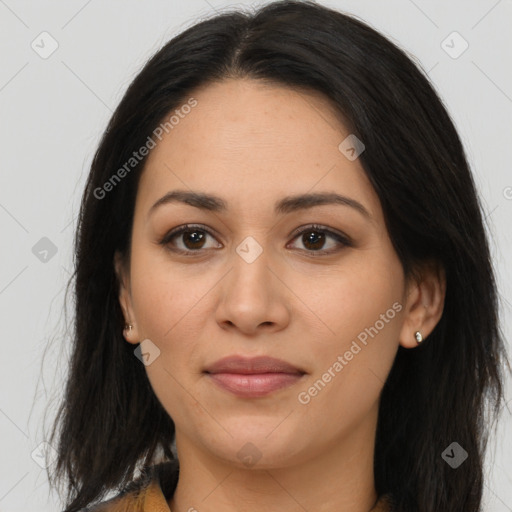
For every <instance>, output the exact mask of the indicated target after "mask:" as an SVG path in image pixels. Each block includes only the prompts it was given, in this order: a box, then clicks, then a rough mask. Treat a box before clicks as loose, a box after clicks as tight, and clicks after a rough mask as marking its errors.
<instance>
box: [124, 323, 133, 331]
mask: <svg viewBox="0 0 512 512" xmlns="http://www.w3.org/2000/svg"><path fill="white" fill-rule="evenodd" d="M132 329H133V325H132V324H125V325H124V330H125V331H128V332H130V331H131V330H132Z"/></svg>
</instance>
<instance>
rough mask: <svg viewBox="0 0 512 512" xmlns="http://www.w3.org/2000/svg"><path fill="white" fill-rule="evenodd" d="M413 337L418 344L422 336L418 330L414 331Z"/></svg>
mask: <svg viewBox="0 0 512 512" xmlns="http://www.w3.org/2000/svg"><path fill="white" fill-rule="evenodd" d="M414 337H415V338H416V343H417V344H418V345H419V344H420V343H421V342H422V341H423V336H422V335H421V332H420V331H416V332H415V333H414Z"/></svg>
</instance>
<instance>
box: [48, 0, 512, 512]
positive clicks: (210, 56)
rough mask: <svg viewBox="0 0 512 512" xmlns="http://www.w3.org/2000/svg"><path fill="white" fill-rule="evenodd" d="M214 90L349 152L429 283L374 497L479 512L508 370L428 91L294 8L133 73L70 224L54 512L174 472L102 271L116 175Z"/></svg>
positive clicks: (203, 26)
mask: <svg viewBox="0 0 512 512" xmlns="http://www.w3.org/2000/svg"><path fill="white" fill-rule="evenodd" d="M226 78H249V79H254V80H263V81H266V82H268V83H274V84H276V85H282V86H288V87H292V88H295V89H296V90H299V89H302V90H304V89H310V90H314V91H319V92H321V93H323V94H324V95H325V96H326V97H327V98H329V99H330V100H331V102H332V104H333V105H334V106H335V108H336V109H337V110H336V111H337V112H338V113H339V114H340V119H343V121H344V124H345V126H346V127H347V128H348V129H349V130H350V133H352V134H355V135H356V136H357V137H358V138H359V139H360V140H361V141H363V143H364V144H365V147H366V149H365V151H364V152H363V153H362V154H361V155H360V157H359V159H360V162H361V164H362V166H363V168H364V170H365V172H366V174H367V176H368V178H369V179H370V181H371V183H372V185H373V187H374V189H375V191H376V193H377V194H378V196H379V198H380V202H381V205H382V209H383V211H384V216H385V221H386V226H387V229H388V232H389V235H390V238H391V241H392V243H393V246H394V248H395V250H396V252H397V254H398V256H399V258H400V260H401V263H402V265H403V269H404V273H405V275H406V277H408V276H410V275H411V272H413V270H414V268H415V266H416V265H417V264H418V263H421V262H424V261H435V262H437V263H438V264H439V265H441V266H442V267H443V268H444V270H445V273H446V280H447V288H446V297H445V306H444V311H443V315H442V317H441V319H440V321H439V323H438V324H437V326H436V327H435V329H434V331H433V332H432V333H431V335H430V336H429V337H428V339H427V340H426V341H424V342H423V344H422V345H421V346H419V347H418V348H416V349H414V350H406V349H403V348H402V347H400V348H399V350H398V353H397V356H396V359H395V362H394V364H393V367H392V369H391V372H390V374H389V376H388V378H387V381H386V383H385V385H384V388H383V391H382V394H381V398H380V411H379V420H378V425H377V433H376V448H375V463H374V471H375V485H376V490H377V492H378V494H379V495H382V494H384V493H389V494H391V495H392V497H393V499H394V502H395V509H396V510H397V511H401V512H412V511H418V512H438V511H443V512H460V511H461V510H464V511H465V512H477V511H478V510H479V509H480V504H481V501H482V489H483V458H484V453H485V450H486V444H487V438H488V434H489V431H490V428H489V427H490V426H491V425H492V422H491V420H492V419H493V418H497V417H498V416H499V409H500V406H501V402H502V398H503V380H504V375H503V372H504V369H505V365H507V366H508V368H509V369H510V365H509V362H508V359H507V355H506V352H505V345H504V341H503V334H502V332H501V330H500V327H499V319H498V295H497V288H496V283H495V278H494V271H493V268H492V263H491V260H490V254H489V249H488V241H487V237H486V232H485V225H484V220H485V219H484V215H483V210H482V207H481V204H480V202H479V199H478V196H477V193H476V191H475V185H474V182H473V179H472V176H471V172H470V169H469V165H468V162H467V159H466V156H465V152H464V149H463V147H462V144H461V141H460V139H459V137H458V134H457V132H456V130H455V128H454V125H453V122H452V121H451V119H450V116H449V114H448V113H447V110H446V109H445V107H444V106H443V103H442V101H441V100H440V98H439V97H438V95H437V94H436V92H435V90H434V88H433V87H432V85H431V84H430V83H429V80H428V76H427V75H426V73H424V72H423V71H422V70H421V69H419V68H418V67H417V66H416V65H415V64H414V63H413V62H412V61H411V59H410V58H409V57H408V56H407V55H406V53H405V52H404V51H402V50H401V49H399V48H398V47H397V46H395V45H394V44H393V43H391V42H390V41H389V40H387V39H386V38H385V37H383V36H382V35H380V34H379V33H378V32H376V31H375V30H373V29H371V28H370V27H368V26H367V25H366V24H364V23H362V22H361V21H359V20H357V19H355V18H353V17H351V16H348V15H345V14H342V13H340V12H337V11H335V10H331V9H329V8H326V7H324V6H320V5H318V4H315V3H314V2H310V1H300V2H299V1H280V2H274V3H270V4H267V5H266V6H264V7H261V8H260V9H258V10H257V11H256V12H251V13H248V12H241V11H234V12H225V13H222V14H219V15H216V16H214V17H212V18H210V19H207V20H203V21H201V22H200V23H197V24H196V25H195V26H193V27H191V28H189V29H187V30H185V31H184V32H183V33H181V34H179V35H178V36H176V37H175V38H173V39H172V40H171V41H170V42H168V43H167V44H166V45H165V46H164V47H163V48H162V49H161V50H160V51H158V52H157V53H156V54H155V55H154V56H153V57H152V58H151V59H150V60H149V61H148V62H147V64H146V65H145V66H144V68H143V69H142V71H141V72H140V73H139V74H138V76H137V77H136V78H135V80H134V81H133V82H132V83H131V85H130V86H129V88H128V90H127V91H126V93H125V95H124V97H123V99H122V101H121V102H120V104H119V106H118V107H117V109H116V111H115V112H114V114H113V116H112V118H111V120H110V122H109V124H108V128H107V129H106V131H105V133H104V134H103V137H102V139H101V143H100V145H99V148H98V150H97V152H96V154H95V156H94V160H93V162H92V166H91V170H90V174H89V176H88V180H87V184H86V187H85V191H84V194H83V198H82V203H81V208H80V215H79V220H78V228H77V232H76V238H75V254H74V255H75V271H74V274H73V276H72V280H73V279H74V292H75V305H74V307H75V311H74V312H75V321H74V336H73V346H72V354H71V361H70V367H69V376H68V380H67V386H66V389H65V398H64V400H63V402H62V405H61V407H60V409H59V411H58V414H57V417H56V419H55V423H54V424H53V428H52V432H51V438H50V444H52V445H53V446H54V447H56V449H57V451H58V459H57V463H56V464H55V465H54V469H53V472H52V474H51V475H50V482H51V483H52V485H53V484H54V483H55V482H59V481H60V482H62V481H65V482H66V483H67V508H66V512H75V511H77V510H79V509H81V508H83V507H85V506H86V505H89V504H91V503H94V502H95V501H98V500H99V499H102V498H103V497H104V496H105V495H106V494H107V493H108V492H110V491H114V490H120V489H123V488H124V487H125V486H126V485H127V484H128V482H130V480H132V478H133V477H134V475H135V474H136V472H137V471H139V470H141V469H144V468H146V467H149V466H150V465H151V464H153V463H154V461H155V457H156V455H157V454H158V453H159V452H160V453H161V454H162V457H163V459H164V460H165V459H167V460H170V459H172V458H173V452H172V450H171V446H172V444H173V441H174V435H175V429H174V423H173V421H172V419H171V418H170V417H169V415H168V414H167V413H166V411H165V410H164V409H163V407H162V405H161V404H160V403H159V401H158V400H157V398H156V396H155V394H154V392H153V390H152V388H151V386H150V384H149V381H148V379H147V376H146V373H145V369H144V366H143V365H142V364H140V361H139V360H138V359H137V358H136V357H134V354H133V346H132V345H130V344H129V343H127V342H126V341H125V340H124V338H123V336H122V329H123V321H124V320H123V315H122V311H121V308H120V305H119V300H118V290H119V288H118V282H117V279H116V275H115V272H114V265H113V258H114V254H115V252H116V251H120V252H121V254H123V255H124V256H125V257H126V258H129V247H130V245H129V244H130V236H131V227H132V220H133V214H134V202H135V197H136V193H137V187H138V181H139V177H140V175H141V171H142V170H143V168H144V163H145V158H142V159H141V161H140V162H138V163H137V164H136V165H133V166H132V167H126V163H127V162H128V161H130V158H131V157H132V156H133V152H134V151H136V150H137V149H138V148H140V147H142V146H144V145H146V144H147V141H148V137H150V136H153V137H154V135H152V134H153V132H154V130H155V128H157V127H158V126H159V125H160V123H162V121H164V120H165V119H167V118H168V117H169V116H170V115H171V114H172V112H173V111H174V110H175V109H177V108H179V107H180V105H184V104H186V103H187V101H189V99H190V97H191V95H192V92H193V90H194V88H196V87H199V86H205V85H208V84H209V83H212V82H214V81H221V80H223V79H226ZM123 166H125V167H124V169H125V171H126V172H125V173H121V174H122V175H123V176H122V179H120V180H113V178H112V177H113V175H114V174H116V173H117V175H118V176H119V173H118V170H119V169H121V168H123ZM109 180H110V181H109ZM107 182H109V183H110V186H108V187H105V183H107ZM107 189H108V191H107ZM452 442H457V443H458V444H459V445H460V446H461V447H462V448H463V449H464V450H465V451H466V452H467V453H468V460H467V461H466V462H464V463H463V464H462V465H460V466H459V467H458V468H457V469H456V470H455V469H453V468H452V467H451V466H450V465H449V464H447V463H446V462H445V460H444V459H443V457H442V454H443V452H444V451H445V449H446V448H447V447H448V446H449V445H450V444H451V443H452Z"/></svg>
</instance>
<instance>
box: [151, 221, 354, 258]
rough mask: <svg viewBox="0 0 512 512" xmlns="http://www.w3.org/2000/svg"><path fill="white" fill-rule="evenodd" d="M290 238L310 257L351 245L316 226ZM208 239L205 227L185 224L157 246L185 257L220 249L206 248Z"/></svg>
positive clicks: (293, 234)
mask: <svg viewBox="0 0 512 512" xmlns="http://www.w3.org/2000/svg"><path fill="white" fill-rule="evenodd" d="M291 236H293V237H294V238H293V239H294V240H295V239H298V240H299V241H300V243H301V244H302V246H303V247H302V248H301V247H299V250H301V251H304V252H307V253H309V255H311V256H321V255H325V254H332V253H335V252H337V251H339V250H341V249H342V248H343V247H351V246H352V245H353V244H352V242H351V240H350V239H349V238H348V237H347V236H345V235H343V234H341V233H337V232H334V231H332V230H331V229H329V228H326V227H325V226H320V225H317V224H312V225H310V226H306V227H301V228H298V229H296V230H295V231H294V232H293V233H292V235H291ZM208 237H210V238H212V239H215V237H214V235H212V233H210V231H209V229H208V228H207V227H206V226H203V225H200V224H197V225H193V224H185V225H183V226H179V227H177V228H175V229H173V230H171V231H170V232H169V233H167V234H166V235H165V236H164V238H163V239H162V240H160V242H159V244H160V245H163V246H165V247H166V248H167V249H169V250H170V251H173V252H177V253H181V254H185V255H192V254H195V255H197V254H200V253H201V252H202V251H203V250H207V249H219V248H221V247H222V244H219V243H217V244H215V245H213V246H210V247H208V246H207V243H206V242H207V240H208ZM299 237H300V238H299ZM329 240H331V243H330V244H327V245H328V247H327V248H325V246H326V243H327V242H328V241H329Z"/></svg>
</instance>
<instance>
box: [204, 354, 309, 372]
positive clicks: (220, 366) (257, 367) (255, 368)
mask: <svg viewBox="0 0 512 512" xmlns="http://www.w3.org/2000/svg"><path fill="white" fill-rule="evenodd" d="M205 371H206V372H207V373H238V374H245V375H251V374H261V373H291V374H304V373H305V372H304V371H303V370H301V369H300V368H297V367H295V366H293V365H292V364H290V363H287V362H286V361H283V360H282V359H275V358H273V357H267V356H259V357H243V356H228V357H225V358H223V359H219V360H218V361H217V362H215V363H213V364H212V365H210V366H208V367H207V368H206V370H205Z"/></svg>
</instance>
